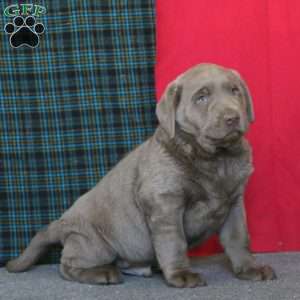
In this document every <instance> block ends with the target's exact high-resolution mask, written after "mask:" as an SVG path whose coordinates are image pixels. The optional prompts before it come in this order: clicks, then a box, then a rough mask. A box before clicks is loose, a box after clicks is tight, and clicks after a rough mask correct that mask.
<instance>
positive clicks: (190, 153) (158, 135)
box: [155, 126, 216, 161]
mask: <svg viewBox="0 0 300 300" xmlns="http://www.w3.org/2000/svg"><path fill="white" fill-rule="evenodd" d="M155 139H156V140H157V141H158V142H159V143H160V144H161V145H162V147H163V148H164V149H165V150H166V151H168V152H169V153H170V154H171V155H172V156H175V157H177V158H178V159H185V160H189V161H194V160H199V159H203V160H211V159H213V158H214V157H215V155H216V154H215V153H209V152H207V151H205V150H204V149H203V148H202V147H201V146H200V145H199V144H198V143H197V142H196V141H195V139H194V137H193V136H192V135H191V134H189V133H186V132H184V131H183V130H182V129H180V128H179V127H176V132H175V137H173V138H171V137H170V135H169V134H168V132H167V131H166V130H164V128H162V127H161V126H158V128H157V129H156V132H155Z"/></svg>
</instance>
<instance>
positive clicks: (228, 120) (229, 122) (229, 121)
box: [224, 113, 240, 127]
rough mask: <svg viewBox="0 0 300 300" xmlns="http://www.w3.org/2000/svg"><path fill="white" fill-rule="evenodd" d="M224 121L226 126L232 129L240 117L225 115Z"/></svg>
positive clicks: (235, 114) (233, 114)
mask: <svg viewBox="0 0 300 300" xmlns="http://www.w3.org/2000/svg"><path fill="white" fill-rule="evenodd" d="M224 120H225V123H226V125H227V126H230V127H234V126H237V125H238V124H239V122H240V116H239V115H238V113H230V114H225V116H224Z"/></svg>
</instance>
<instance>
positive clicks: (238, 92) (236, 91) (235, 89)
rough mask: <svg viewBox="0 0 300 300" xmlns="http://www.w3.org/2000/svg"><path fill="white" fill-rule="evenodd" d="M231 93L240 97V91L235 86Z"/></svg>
mask: <svg viewBox="0 0 300 300" xmlns="http://www.w3.org/2000/svg"><path fill="white" fill-rule="evenodd" d="M231 92H232V94H234V95H239V94H240V90H239V88H237V87H236V86H234V87H232V88H231Z"/></svg>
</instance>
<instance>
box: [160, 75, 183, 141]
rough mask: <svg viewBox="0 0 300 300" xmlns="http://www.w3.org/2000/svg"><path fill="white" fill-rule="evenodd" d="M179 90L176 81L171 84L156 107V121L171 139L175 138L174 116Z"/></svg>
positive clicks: (179, 87) (179, 94) (179, 95)
mask: <svg viewBox="0 0 300 300" xmlns="http://www.w3.org/2000/svg"><path fill="white" fill-rule="evenodd" d="M181 90H182V88H181V86H180V85H179V84H178V83H177V82H176V81H173V82H171V83H170V84H169V85H168V86H167V88H166V89H165V91H164V93H163V95H162V97H161V98H160V100H159V102H158V104H157V105H156V116H157V118H158V121H159V123H160V125H161V126H162V127H163V128H164V129H165V130H166V131H167V132H168V134H169V135H170V137H171V138H173V137H174V136H175V116H176V109H177V106H178V103H179V100H180V97H181Z"/></svg>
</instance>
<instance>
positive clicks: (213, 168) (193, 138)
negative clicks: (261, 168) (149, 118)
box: [6, 64, 275, 287]
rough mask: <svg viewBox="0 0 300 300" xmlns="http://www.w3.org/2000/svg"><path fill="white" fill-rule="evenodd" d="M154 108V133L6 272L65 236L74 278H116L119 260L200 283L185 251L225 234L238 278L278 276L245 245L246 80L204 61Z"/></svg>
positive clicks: (66, 261)
mask: <svg viewBox="0 0 300 300" xmlns="http://www.w3.org/2000/svg"><path fill="white" fill-rule="evenodd" d="M156 113H157V117H158V120H159V123H160V124H159V126H158V128H157V129H156V131H155V133H154V135H153V136H152V137H150V138H149V139H148V140H147V141H146V142H144V143H143V144H142V145H140V146H139V147H137V148H136V149H135V150H133V151H132V152H131V153H129V154H128V155H127V156H126V157H125V158H124V159H123V160H121V161H120V162H119V163H118V164H117V166H116V167H115V168H113V169H112V170H111V171H110V172H109V173H108V174H107V175H106V176H105V177H104V178H103V179H102V180H101V181H100V182H99V183H98V184H97V185H96V186H95V187H94V188H93V189H92V190H90V191H89V192H88V193H86V194H85V195H83V196H82V197H80V198H79V199H78V200H77V201H76V202H75V203H74V205H73V206H72V207H71V208H70V209H69V210H67V211H66V212H65V213H64V214H63V215H62V217H61V218H60V219H59V220H57V221H54V222H53V223H51V224H50V225H49V226H48V227H47V228H46V229H45V230H42V231H40V232H38V233H37V235H36V236H35V237H34V238H33V240H32V241H31V243H30V244H29V246H28V248H27V249H26V250H25V251H24V252H23V254H22V255H21V256H20V257H19V258H17V259H15V260H12V261H10V262H8V264H7V266H6V267H7V270H8V271H10V272H20V271H24V270H27V269H28V268H29V267H30V266H32V265H33V264H34V263H35V262H36V261H37V260H38V258H39V257H40V256H41V254H42V253H44V251H45V250H46V249H47V246H48V245H50V244H55V243H61V244H62V245H63V252H62V257H61V265H60V272H61V275H62V276H63V277H64V278H65V279H68V280H75V281H79V282H84V283H91V284H93V283H94V284H97V283H99V284H113V283H119V282H121V281H122V279H121V273H120V269H122V268H123V269H125V270H127V272H128V273H130V272H132V273H135V272H136V273H141V274H143V275H150V269H149V268H148V269H146V268H144V269H143V267H146V266H155V265H156V266H157V267H159V268H160V269H161V270H162V272H163V275H164V277H165V279H166V281H167V283H168V284H169V285H171V286H175V287H195V286H201V285H205V280H204V279H203V278H202V277H201V275H200V274H197V273H193V272H192V271H191V269H190V263H189V259H188V257H187V254H186V252H187V249H188V248H189V247H190V246H191V245H196V244H199V243H201V242H203V241H204V240H206V239H207V238H208V237H209V236H210V235H212V234H214V233H218V234H219V237H220V241H221V244H222V245H223V247H224V249H225V252H226V254H227V255H228V257H229V259H230V261H231V264H232V269H233V272H234V273H235V274H236V276H237V277H238V278H241V279H250V280H266V279H274V278H275V273H274V271H273V270H272V268H271V267H269V266H257V265H256V264H255V263H254V259H253V257H252V255H251V254H250V252H249V248H248V244H249V238H248V233H247V225H246V220H245V212H244V204H243V194H244V190H245V185H246V183H247V180H248V177H249V175H250V174H251V172H252V170H253V167H252V160H251V149H250V146H249V144H248V143H247V141H246V140H245V138H244V137H243V135H244V133H245V132H246V131H247V129H248V126H249V123H251V122H252V121H253V120H254V114H253V107H252V101H251V97H250V94H249V91H248V88H247V86H246V84H245V82H244V81H243V80H242V79H241V77H240V76H239V74H238V73H237V72H236V71H233V70H230V69H226V68H223V67H221V66H217V65H213V64H200V65H197V66H195V67H193V68H191V69H189V70H188V71H186V72H185V73H183V74H182V75H180V76H179V77H178V78H177V79H175V80H174V81H173V82H171V83H170V84H169V85H168V87H167V88H166V90H165V92H164V95H163V96H162V99H161V101H160V102H159V104H158V105H157V110H156ZM139 268H140V269H139Z"/></svg>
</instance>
